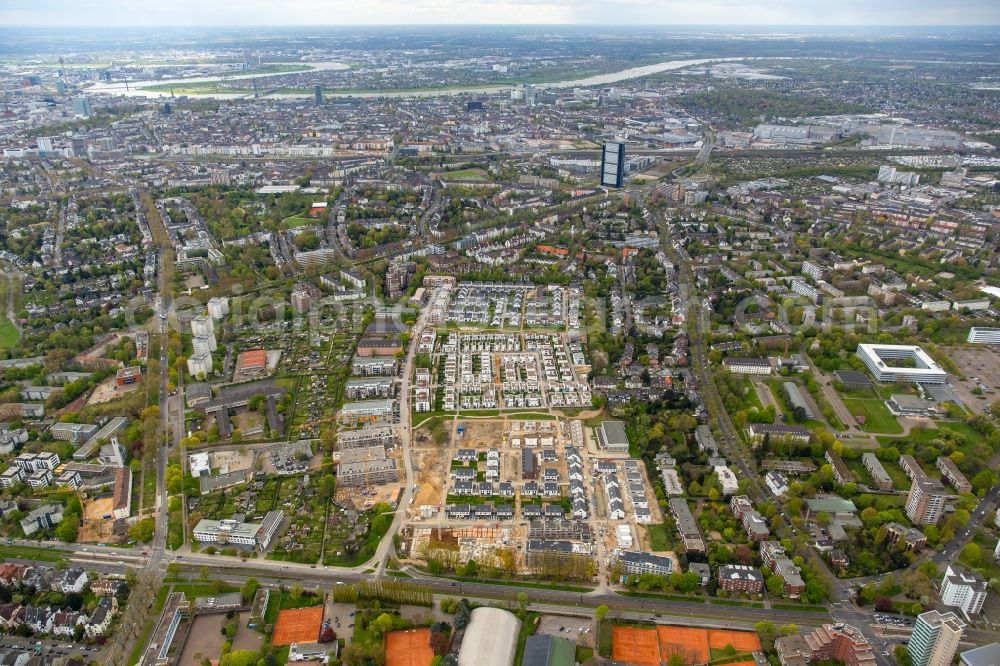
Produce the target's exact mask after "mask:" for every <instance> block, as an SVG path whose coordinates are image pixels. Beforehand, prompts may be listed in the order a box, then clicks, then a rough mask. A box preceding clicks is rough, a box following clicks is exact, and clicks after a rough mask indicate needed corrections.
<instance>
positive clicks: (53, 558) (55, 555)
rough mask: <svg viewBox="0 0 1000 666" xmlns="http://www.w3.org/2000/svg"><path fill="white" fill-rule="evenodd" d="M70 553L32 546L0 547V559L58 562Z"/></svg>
mask: <svg viewBox="0 0 1000 666" xmlns="http://www.w3.org/2000/svg"><path fill="white" fill-rule="evenodd" d="M69 554H70V553H64V552H63V551H61V550H56V549H54V548H34V547H32V546H0V559H6V558H8V557H9V558H11V559H15V560H38V561H42V562H58V561H59V560H61V559H63V558H64V557H67V556H68V555H69Z"/></svg>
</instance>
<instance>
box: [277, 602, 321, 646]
mask: <svg viewBox="0 0 1000 666" xmlns="http://www.w3.org/2000/svg"><path fill="white" fill-rule="evenodd" d="M322 624H323V607H322V606H312V607H310V608H294V609H291V610H283V611H279V612H278V620H277V621H276V622H275V624H274V635H273V637H272V638H271V645H291V644H292V643H315V642H316V640H318V639H319V628H320V625H322Z"/></svg>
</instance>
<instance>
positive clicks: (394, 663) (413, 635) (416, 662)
mask: <svg viewBox="0 0 1000 666" xmlns="http://www.w3.org/2000/svg"><path fill="white" fill-rule="evenodd" d="M430 640H431V630H430V629H426V628H425V629H405V630H403V631H390V632H389V633H387V634H386V635H385V666H430V663H431V660H432V659H434V651H433V650H431V646H430Z"/></svg>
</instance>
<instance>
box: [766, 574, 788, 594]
mask: <svg viewBox="0 0 1000 666" xmlns="http://www.w3.org/2000/svg"><path fill="white" fill-rule="evenodd" d="M766 586H767V593H768V594H770V595H771V596H772V597H780V596H781V595H782V594H783V593H784V591H785V581H784V580H783V579H782V578H781V576H778V575H774V576H771V577H770V578H768V579H767V583H766Z"/></svg>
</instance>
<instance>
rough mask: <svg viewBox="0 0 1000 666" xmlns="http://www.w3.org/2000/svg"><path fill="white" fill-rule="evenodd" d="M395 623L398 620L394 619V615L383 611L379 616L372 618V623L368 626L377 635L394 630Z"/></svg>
mask: <svg viewBox="0 0 1000 666" xmlns="http://www.w3.org/2000/svg"><path fill="white" fill-rule="evenodd" d="M395 623H396V621H395V619H393V617H392V615H389V614H388V613H382V614H381V615H379V616H378V617H377V618H375V619H374V620H372V622H371V624H370V625H368V628H369V630H370V631H371V632H372V633H374V634H375V635H376V636H382V635H384V634H385V633H386V632H389V631H392V627H393V626H394V625H395Z"/></svg>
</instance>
